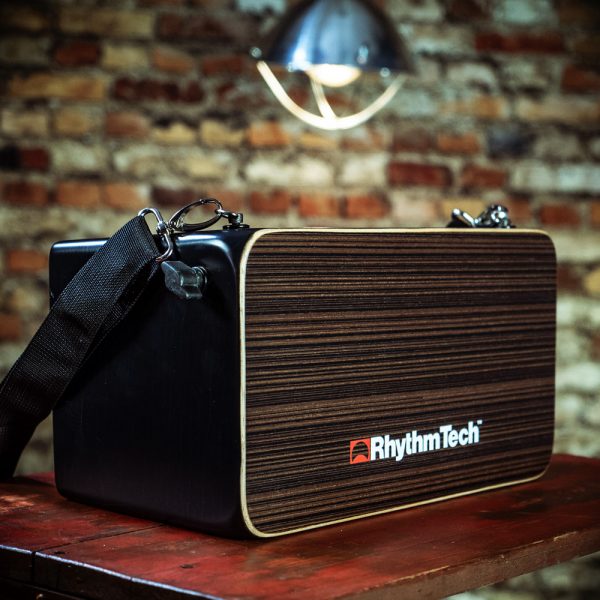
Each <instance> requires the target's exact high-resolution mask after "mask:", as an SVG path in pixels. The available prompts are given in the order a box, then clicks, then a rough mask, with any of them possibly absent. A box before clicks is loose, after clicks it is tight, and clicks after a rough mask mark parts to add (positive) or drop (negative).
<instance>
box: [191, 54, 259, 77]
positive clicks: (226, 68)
mask: <svg viewBox="0 0 600 600" xmlns="http://www.w3.org/2000/svg"><path fill="white" fill-rule="evenodd" d="M247 66H248V60H247V59H246V57H245V56H242V55H240V54H217V55H209V56H205V57H203V58H202V73H203V74H204V75H206V76H208V77H213V76H215V75H240V74H241V73H244V72H245V71H246V70H247Z"/></svg>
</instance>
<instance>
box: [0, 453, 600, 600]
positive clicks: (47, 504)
mask: <svg viewBox="0 0 600 600" xmlns="http://www.w3.org/2000/svg"><path fill="white" fill-rule="evenodd" d="M599 549H600V460H595V459H586V458H579V457H573V456H565V455H556V456H554V457H553V460H552V463H551V466H550V468H549V470H548V471H547V473H546V475H545V476H544V477H543V478H542V479H540V480H538V481H536V482H533V483H529V484H525V485H520V486H516V487H511V488H506V489H503V490H497V491H493V492H489V493H483V494H479V495H475V496H467V497H464V498H459V499H456V500H451V501H446V502H441V503H437V504H431V505H428V506H424V507H420V508H416V509H411V510H406V511H399V512H396V513H390V514H388V515H384V516H380V517H373V518H370V519H363V520H359V521H354V522H351V523H347V524H344V525H339V526H332V527H326V528H322V529H317V530H313V531H310V532H306V533H302V534H297V535H292V536H287V537H283V538H276V539H273V540H269V541H262V540H246V541H239V540H228V539H222V538H217V537H214V536H210V535H204V534H201V533H196V532H192V531H186V530H183V529H177V528H174V527H169V526H166V525H161V524H158V523H154V522H151V521H146V520H142V519H135V518H132V517H127V516H122V515H118V514H115V513H112V512H108V511H105V510H100V509H96V508H91V507H88V506H85V505H82V504H77V503H75V502H70V501H68V500H65V499H64V498H62V497H61V496H59V495H58V493H57V492H56V490H55V488H54V487H53V485H52V479H51V476H38V477H36V478H17V479H14V480H13V481H11V482H8V483H3V484H0V591H3V594H0V596H2V597H6V596H9V597H13V596H14V597H24V598H35V597H42V598H45V599H48V600H51V599H58V598H71V597H84V598H89V599H96V598H102V599H104V598H111V600H119V599H122V598H123V599H124V598H131V597H144V598H152V599H159V598H160V599H163V598H165V599H172V598H188V597H203V598H204V597H208V598H214V597H219V598H245V599H249V598H260V599H267V598H277V599H280V598H293V599H308V598H310V599H313V598H349V597H350V598H358V597H360V598H369V599H370V598H386V599H391V598H400V597H401V598H411V597H419V598H435V597H442V596H446V595H449V594H453V593H456V592H459V591H462V590H466V589H471V588H475V587H479V586H481V585H485V584H488V583H492V582H495V581H500V580H502V579H506V578H509V577H513V576H515V575H518V574H521V573H525V572H527V571H531V570H534V569H538V568H541V567H544V566H547V565H551V564H555V563H557V562H562V561H565V560H569V559H571V558H574V557H576V556H582V555H584V554H588V553H591V552H594V551H596V550H599ZM32 590H38V591H39V590H44V591H45V592H44V593H43V594H42V595H41V596H39V594H38V596H36V595H35V593H36V592H33V591H32Z"/></svg>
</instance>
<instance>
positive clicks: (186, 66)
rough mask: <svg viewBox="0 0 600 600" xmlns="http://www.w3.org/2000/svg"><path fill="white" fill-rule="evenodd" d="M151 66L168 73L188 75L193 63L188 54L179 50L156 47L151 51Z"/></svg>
mask: <svg viewBox="0 0 600 600" xmlns="http://www.w3.org/2000/svg"><path fill="white" fill-rule="evenodd" d="M152 66H153V67H154V68H156V69H158V70H160V71H166V72H168V73H189V72H190V71H191V70H192V69H193V68H194V66H195V62H194V59H193V58H192V57H191V56H190V55H189V54H187V53H185V52H181V51H180V50H176V49H174V48H166V47H157V48H154V49H153V50H152Z"/></svg>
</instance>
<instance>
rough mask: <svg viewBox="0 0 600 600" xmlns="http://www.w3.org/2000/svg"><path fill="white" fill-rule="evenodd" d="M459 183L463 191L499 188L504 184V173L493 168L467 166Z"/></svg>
mask: <svg viewBox="0 0 600 600" xmlns="http://www.w3.org/2000/svg"><path fill="white" fill-rule="evenodd" d="M460 183H461V187H462V188H463V189H465V190H479V189H489V188H501V187H504V184H505V183H506V171H503V170H502V169H494V168H493V167H482V166H479V165H467V166H465V168H464V169H463V170H462V173H461V175H460Z"/></svg>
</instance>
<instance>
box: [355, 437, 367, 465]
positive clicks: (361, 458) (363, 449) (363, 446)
mask: <svg viewBox="0 0 600 600" xmlns="http://www.w3.org/2000/svg"><path fill="white" fill-rule="evenodd" d="M369 460H371V438H365V439H363V440H352V441H351V442H350V464H351V465H355V464H357V463H364V462H369Z"/></svg>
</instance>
